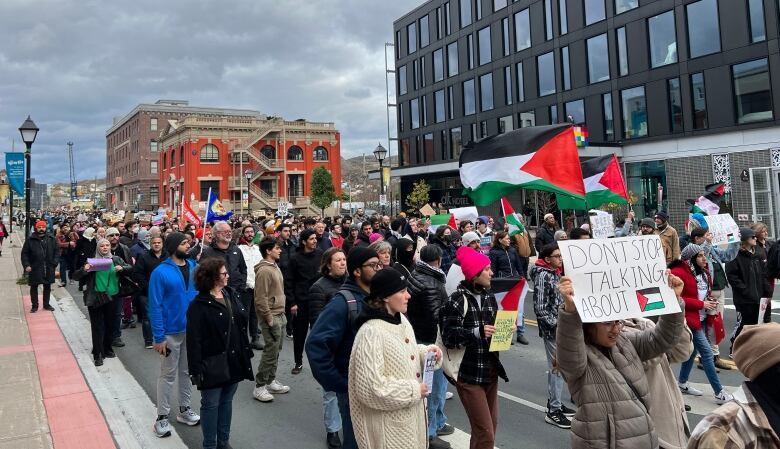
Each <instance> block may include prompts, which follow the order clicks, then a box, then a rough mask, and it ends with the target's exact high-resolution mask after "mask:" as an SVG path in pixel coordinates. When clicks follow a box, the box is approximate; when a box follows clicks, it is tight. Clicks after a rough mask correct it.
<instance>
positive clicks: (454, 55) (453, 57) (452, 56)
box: [447, 41, 458, 76]
mask: <svg viewBox="0 0 780 449" xmlns="http://www.w3.org/2000/svg"><path fill="white" fill-rule="evenodd" d="M457 74H458V41H455V42H453V43H451V44H449V45H447V76H455V75H457Z"/></svg>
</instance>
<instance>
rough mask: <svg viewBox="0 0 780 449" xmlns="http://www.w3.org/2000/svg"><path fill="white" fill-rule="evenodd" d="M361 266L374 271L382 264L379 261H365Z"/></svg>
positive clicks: (380, 267) (379, 268)
mask: <svg viewBox="0 0 780 449" xmlns="http://www.w3.org/2000/svg"><path fill="white" fill-rule="evenodd" d="M361 266H362V267H363V268H373V269H374V271H379V270H381V269H382V264H381V263H380V262H377V263H366V264H363V265H361Z"/></svg>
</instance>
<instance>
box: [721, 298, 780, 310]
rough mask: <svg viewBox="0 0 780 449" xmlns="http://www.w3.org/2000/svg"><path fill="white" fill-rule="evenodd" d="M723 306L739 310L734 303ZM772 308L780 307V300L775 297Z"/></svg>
mask: <svg viewBox="0 0 780 449" xmlns="http://www.w3.org/2000/svg"><path fill="white" fill-rule="evenodd" d="M726 299H731V298H726ZM723 307H724V308H726V309H728V310H737V308H736V307H734V306H733V305H732V304H726V305H724V306H723ZM772 309H774V310H778V309H780V301H778V300H776V299H773V300H772Z"/></svg>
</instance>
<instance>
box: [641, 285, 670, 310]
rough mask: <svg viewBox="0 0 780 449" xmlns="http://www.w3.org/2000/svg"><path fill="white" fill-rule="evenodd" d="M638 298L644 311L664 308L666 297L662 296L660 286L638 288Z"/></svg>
mask: <svg viewBox="0 0 780 449" xmlns="http://www.w3.org/2000/svg"><path fill="white" fill-rule="evenodd" d="M636 300H637V301H638V302H639V308H640V309H641V310H642V312H647V311H649V310H658V309H663V308H664V298H663V297H662V296H661V289H660V288H658V287H650V288H643V289H642V290H637V291H636Z"/></svg>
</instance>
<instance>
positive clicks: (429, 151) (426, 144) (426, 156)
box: [418, 133, 433, 162]
mask: <svg viewBox="0 0 780 449" xmlns="http://www.w3.org/2000/svg"><path fill="white" fill-rule="evenodd" d="M418 162H433V133H428V134H425V135H424V136H423V160H422V161H418Z"/></svg>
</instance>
